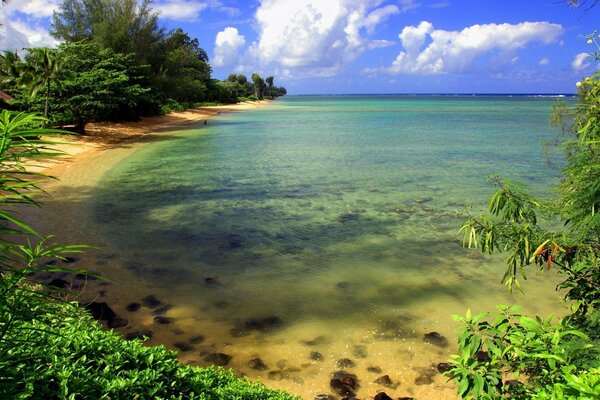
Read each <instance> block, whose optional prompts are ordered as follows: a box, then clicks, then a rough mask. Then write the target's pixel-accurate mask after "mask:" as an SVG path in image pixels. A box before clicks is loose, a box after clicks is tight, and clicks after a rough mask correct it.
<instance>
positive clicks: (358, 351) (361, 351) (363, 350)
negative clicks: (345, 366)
mask: <svg viewBox="0 0 600 400" xmlns="http://www.w3.org/2000/svg"><path fill="white" fill-rule="evenodd" d="M352 354H353V355H354V357H357V358H367V346H363V345H362V344H357V345H355V346H354V349H353V350H352Z"/></svg>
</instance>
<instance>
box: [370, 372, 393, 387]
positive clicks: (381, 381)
mask: <svg viewBox="0 0 600 400" xmlns="http://www.w3.org/2000/svg"><path fill="white" fill-rule="evenodd" d="M375 383H376V384H378V385H381V386H385V387H392V386H393V385H394V383H393V382H392V380H391V379H390V376H389V375H383V376H380V377H379V378H377V379H375Z"/></svg>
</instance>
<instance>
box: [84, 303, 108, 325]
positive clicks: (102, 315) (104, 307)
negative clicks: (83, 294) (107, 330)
mask: <svg viewBox="0 0 600 400" xmlns="http://www.w3.org/2000/svg"><path fill="white" fill-rule="evenodd" d="M83 308H85V309H86V310H88V312H89V313H90V314H92V318H94V319H97V320H104V321H110V320H112V319H113V318H114V317H115V316H116V314H115V312H114V311H113V309H112V308H110V307H109V306H108V304H106V303H105V302H95V301H92V302H91V303H89V304H86V305H84V306H83Z"/></svg>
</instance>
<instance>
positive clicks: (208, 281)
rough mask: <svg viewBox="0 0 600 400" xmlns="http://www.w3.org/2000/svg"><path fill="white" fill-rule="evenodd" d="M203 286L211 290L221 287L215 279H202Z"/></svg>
mask: <svg viewBox="0 0 600 400" xmlns="http://www.w3.org/2000/svg"><path fill="white" fill-rule="evenodd" d="M204 284H205V285H206V286H208V287H211V288H218V287H221V282H219V280H218V279H217V278H213V277H208V278H204Z"/></svg>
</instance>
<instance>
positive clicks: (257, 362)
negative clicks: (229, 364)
mask: <svg viewBox="0 0 600 400" xmlns="http://www.w3.org/2000/svg"><path fill="white" fill-rule="evenodd" d="M248 368H250V369H255V370H257V371H264V370H267V369H269V367H267V365H266V364H265V363H264V362H263V361H262V360H261V359H260V358H253V359H252V360H250V361H248Z"/></svg>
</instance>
